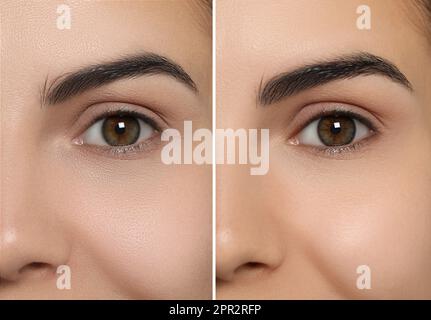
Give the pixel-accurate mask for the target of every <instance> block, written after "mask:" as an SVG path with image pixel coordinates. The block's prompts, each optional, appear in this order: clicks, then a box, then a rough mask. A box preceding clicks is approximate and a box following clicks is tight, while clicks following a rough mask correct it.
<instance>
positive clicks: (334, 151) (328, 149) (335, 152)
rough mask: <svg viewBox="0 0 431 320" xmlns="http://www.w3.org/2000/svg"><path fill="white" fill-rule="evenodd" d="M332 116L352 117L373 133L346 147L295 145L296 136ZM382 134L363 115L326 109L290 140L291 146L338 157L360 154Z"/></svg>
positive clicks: (308, 121)
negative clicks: (315, 122)
mask: <svg viewBox="0 0 431 320" xmlns="http://www.w3.org/2000/svg"><path fill="white" fill-rule="evenodd" d="M332 115H338V116H346V117H350V118H352V119H355V120H357V121H360V122H361V123H362V124H364V125H365V126H367V127H368V129H369V130H370V131H371V134H370V135H369V136H368V137H366V138H363V139H361V140H359V141H357V142H354V143H352V144H349V145H344V146H325V147H323V146H312V145H300V144H298V143H293V142H292V141H294V140H295V139H296V136H297V135H298V134H299V133H300V132H301V131H302V130H304V129H305V128H306V127H307V126H308V125H310V124H311V123H312V122H313V121H316V120H318V119H320V118H322V117H324V116H332ZM379 134H380V130H379V128H378V127H377V126H376V125H375V124H374V123H373V122H372V121H371V120H369V119H368V118H366V117H365V116H363V115H360V114H358V113H356V112H353V111H350V110H338V109H332V110H330V109H325V110H322V111H320V112H318V113H317V114H316V115H314V116H312V117H311V118H310V119H309V120H307V121H306V122H305V124H303V125H302V126H300V129H299V130H297V131H296V132H295V134H294V137H293V138H291V139H289V141H290V144H296V145H299V146H301V147H304V148H308V149H309V150H311V151H312V152H313V153H315V154H317V155H322V156H327V157H337V156H340V155H343V154H348V153H353V152H358V151H360V150H362V148H363V147H365V146H366V145H367V144H368V143H369V142H370V141H371V140H372V139H373V138H375V137H376V136H378V135H379Z"/></svg>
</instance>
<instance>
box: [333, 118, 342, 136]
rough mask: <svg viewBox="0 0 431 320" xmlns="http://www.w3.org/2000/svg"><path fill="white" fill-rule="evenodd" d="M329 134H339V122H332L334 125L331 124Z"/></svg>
mask: <svg viewBox="0 0 431 320" xmlns="http://www.w3.org/2000/svg"><path fill="white" fill-rule="evenodd" d="M331 132H332V133H333V134H337V133H340V132H341V124H340V122H339V121H336V122H334V123H333V124H332V126H331Z"/></svg>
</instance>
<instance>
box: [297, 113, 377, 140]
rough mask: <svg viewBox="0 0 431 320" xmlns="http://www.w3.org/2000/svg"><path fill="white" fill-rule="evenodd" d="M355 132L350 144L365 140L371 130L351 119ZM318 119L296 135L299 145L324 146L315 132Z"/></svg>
mask: <svg viewBox="0 0 431 320" xmlns="http://www.w3.org/2000/svg"><path fill="white" fill-rule="evenodd" d="M352 120H353V122H354V124H355V127H356V130H355V136H354V137H353V140H352V142H350V144H351V143H355V142H357V141H359V140H361V139H364V138H366V137H367V136H368V135H369V134H370V132H371V130H370V129H369V128H368V127H367V126H366V125H365V124H363V123H362V122H361V121H359V120H357V119H352ZM319 121H320V118H319V119H316V120H314V121H313V122H311V123H310V124H309V125H307V126H306V127H305V128H304V129H302V130H301V132H300V133H299V134H298V135H297V137H296V138H297V140H298V143H299V144H304V145H310V146H326V145H325V144H324V143H323V142H322V141H321V140H320V138H319V133H318V132H317V126H318V124H319Z"/></svg>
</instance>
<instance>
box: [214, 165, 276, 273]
mask: <svg viewBox="0 0 431 320" xmlns="http://www.w3.org/2000/svg"><path fill="white" fill-rule="evenodd" d="M223 167H224V168H222V169H221V170H218V172H220V177H219V181H218V182H219V183H220V184H221V185H220V188H219V189H218V200H217V201H218V206H217V207H218V213H217V239H216V240H217V242H216V244H217V253H216V256H217V262H216V263H217V275H218V277H219V278H220V279H223V280H232V278H233V277H234V275H235V273H237V272H238V271H239V270H240V269H241V267H242V266H246V265H249V266H251V265H253V266H256V265H259V266H260V267H263V268H265V269H274V268H276V267H277V266H278V265H279V264H280V263H281V262H282V260H283V247H282V244H283V241H281V239H280V233H279V226H278V224H277V221H276V218H275V217H274V216H273V215H272V214H271V206H272V204H271V203H268V201H267V200H265V198H266V195H265V194H266V193H267V192H268V191H266V190H265V189H264V188H263V185H264V180H265V177H262V176H260V177H257V176H250V174H249V170H248V168H247V166H242V167H241V166H226V165H225V166H223Z"/></svg>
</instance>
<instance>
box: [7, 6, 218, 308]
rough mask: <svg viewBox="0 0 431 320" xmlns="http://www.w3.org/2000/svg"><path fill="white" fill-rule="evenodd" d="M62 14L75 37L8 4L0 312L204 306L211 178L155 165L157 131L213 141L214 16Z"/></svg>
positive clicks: (48, 15)
mask: <svg viewBox="0 0 431 320" xmlns="http://www.w3.org/2000/svg"><path fill="white" fill-rule="evenodd" d="M67 4H68V5H69V6H70V8H71V16H72V23H71V29H70V30H59V29H57V28H56V19H57V17H58V14H57V12H56V9H57V5H58V3H57V2H56V1H43V2H36V1H34V2H32V1H25V2H19V1H18V2H17V1H6V2H2V4H1V12H2V16H1V21H2V49H1V61H2V65H1V92H2V95H1V119H2V122H1V126H2V127H1V146H2V147H1V148H2V158H1V175H2V179H1V181H2V185H1V189H2V191H1V224H0V240H1V241H0V299H23V298H24V299H27V298H29V299H33V298H37V299H45V298H53V299H72V298H79V299H87V298H93V299H101V298H114V299H127V298H139V299H168V298H169V299H209V298H210V297H211V230H212V227H211V208H212V206H211V166H209V165H187V166H185V165H184V166H182V165H171V166H169V165H165V164H163V163H162V161H161V159H160V152H161V147H162V142H161V141H160V131H161V130H163V129H165V128H176V129H177V130H180V131H181V130H182V128H183V121H184V120H192V121H193V126H194V128H211V29H210V27H209V26H210V23H211V17H210V13H209V10H208V8H206V7H205V6H204V4H203V2H201V1H194V0H192V1H129V2H127V1H126V2H124V1H121V2H116V1H94V2H93V1H77V2H75V1H68V2H67ZM179 17H180V18H179ZM5 26H7V27H5ZM107 117H111V118H110V119H111V120H110V121H108V122H104V121H105V120H106V118H107ZM138 125H139V126H140V129H139V127H138ZM98 126H99V127H98ZM103 126H105V127H106V128H107V129H106V135H105V136H104V137H105V138H106V137H109V138H110V140H109V141H119V142H121V143H123V144H127V142H130V141H135V144H134V145H133V146H132V147H131V146H127V145H126V146H124V145H118V146H115V147H114V146H112V145H108V144H107V143H106V141H105V139H104V137H103V136H101V134H100V128H105V127H103ZM124 126H125V127H124ZM94 128H96V129H94ZM97 128H99V129H97ZM129 128H130V130H132V131H129V132H132V133H131V135H130V137H129V136H125V138H121V139H117V137H118V135H119V134H120V133H122V132H123V133H124V130H126V132H127V130H129ZM122 130H123V131H122ZM135 138H136V139H135ZM59 265H68V266H69V267H70V268H71V272H72V274H71V275H72V277H71V290H58V289H57V287H56V279H57V274H56V268H57V266H59Z"/></svg>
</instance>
